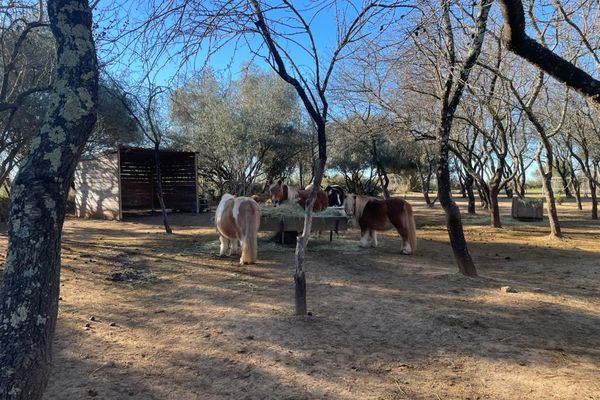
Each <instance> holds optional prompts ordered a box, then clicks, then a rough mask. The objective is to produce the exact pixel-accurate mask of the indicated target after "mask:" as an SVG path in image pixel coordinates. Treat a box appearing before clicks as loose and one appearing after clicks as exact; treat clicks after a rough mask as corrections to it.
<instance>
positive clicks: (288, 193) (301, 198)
mask: <svg viewBox="0 0 600 400" xmlns="http://www.w3.org/2000/svg"><path fill="white" fill-rule="evenodd" d="M312 188H313V186H312V184H311V185H308V186H307V187H306V188H305V189H304V190H299V189H297V188H295V187H293V186H288V185H286V184H285V183H283V181H282V180H281V179H280V180H278V181H277V183H274V184H272V185H271V186H270V187H269V194H270V195H271V203H272V204H273V206H274V207H276V206H277V205H279V204H281V203H284V202H286V201H290V202H295V203H297V204H298V205H299V206H300V207H302V208H304V207H306V202H307V201H308V196H309V195H310V192H311V191H312ZM328 205H329V201H328V199H327V193H325V191H324V190H323V189H321V188H319V189H318V190H317V197H316V199H315V203H314V204H313V211H316V212H318V211H323V210H324V209H326V208H327V206H328Z"/></svg>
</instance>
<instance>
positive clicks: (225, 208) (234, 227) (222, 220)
mask: <svg viewBox="0 0 600 400" xmlns="http://www.w3.org/2000/svg"><path fill="white" fill-rule="evenodd" d="M215 224H216V226H217V231H218V232H219V239H220V241H221V248H220V250H219V255H220V256H224V255H228V256H230V255H232V254H234V255H235V254H239V253H240V246H239V243H238V241H239V242H241V243H242V255H241V257H240V264H253V263H255V262H256V252H257V234H258V227H259V224H260V209H259V208H258V204H256V202H255V201H254V200H252V199H251V198H250V197H234V196H233V195H231V194H229V193H226V194H224V195H223V197H222V198H221V202H219V206H218V207H217V212H216V215H215Z"/></svg>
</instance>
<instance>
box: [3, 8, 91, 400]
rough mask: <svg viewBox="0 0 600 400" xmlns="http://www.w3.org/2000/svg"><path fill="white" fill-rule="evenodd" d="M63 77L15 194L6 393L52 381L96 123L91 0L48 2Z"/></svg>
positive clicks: (6, 292) (27, 398)
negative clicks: (77, 182) (70, 206)
mask: <svg viewBox="0 0 600 400" xmlns="http://www.w3.org/2000/svg"><path fill="white" fill-rule="evenodd" d="M48 16H49V20H50V27H51V30H52V34H53V35H54V38H55V39H56V44H57V46H56V48H57V65H56V74H57V77H56V81H55V85H54V89H53V92H52V93H51V97H50V99H49V101H48V105H49V110H48V112H47V114H46V117H45V122H44V125H43V126H42V128H41V130H40V132H39V133H38V134H37V136H36V137H35V138H34V139H33V144H32V146H31V149H30V152H29V154H28V155H27V158H26V159H25V161H24V163H23V164H22V165H21V167H20V169H19V173H18V174H17V176H16V178H15V181H14V184H13V187H12V193H11V201H12V206H11V212H10V218H9V222H8V250H7V257H6V264H5V271H4V286H3V289H2V292H1V293H0V321H3V323H0V343H1V345H0V398H1V399H11V400H17V399H19V400H21V399H22V400H37V399H40V398H41V397H42V394H43V391H44V389H45V387H46V384H47V382H48V368H49V364H50V361H51V348H52V337H53V335H54V328H55V325H56V317H57V313H58V295H59V287H60V243H61V231H62V226H63V222H64V217H65V204H66V199H67V194H68V192H69V188H70V185H71V182H72V180H73V173H74V171H75V166H76V164H77V161H78V160H79V157H80V155H81V152H82V151H83V148H84V145H85V142H86V141H87V139H88V136H89V134H90V132H91V130H92V128H93V125H94V123H95V121H96V99H97V94H98V65H97V60H96V50H95V47H94V42H93V39H92V32H91V26H92V18H91V17H92V15H91V10H90V8H89V5H88V3H87V1H85V0H49V1H48Z"/></svg>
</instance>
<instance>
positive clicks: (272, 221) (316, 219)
mask: <svg viewBox="0 0 600 400" xmlns="http://www.w3.org/2000/svg"><path fill="white" fill-rule="evenodd" d="M303 229H304V217H299V216H288V215H261V216H260V230H261V231H270V232H277V235H278V236H280V238H281V243H284V244H291V243H295V242H296V237H297V236H298V232H302V230H303ZM347 229H348V217H346V216H330V215H326V216H325V215H323V216H321V215H319V214H318V213H316V214H313V219H312V226H311V231H312V232H318V231H329V241H332V240H333V232H335V233H339V232H340V231H345V230H347Z"/></svg>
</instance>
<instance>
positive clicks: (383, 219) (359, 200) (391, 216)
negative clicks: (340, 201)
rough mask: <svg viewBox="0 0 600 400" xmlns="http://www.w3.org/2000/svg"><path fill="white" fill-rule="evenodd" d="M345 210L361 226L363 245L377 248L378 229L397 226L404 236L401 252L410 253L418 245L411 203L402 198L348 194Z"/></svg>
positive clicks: (361, 241) (361, 244) (382, 229)
mask: <svg viewBox="0 0 600 400" xmlns="http://www.w3.org/2000/svg"><path fill="white" fill-rule="evenodd" d="M344 211H346V214H348V216H350V217H352V218H353V219H354V221H356V222H357V223H358V226H359V227H360V235H361V237H360V246H361V247H377V233H376V231H384V230H388V229H392V228H395V229H396V231H398V233H399V234H400V236H401V237H402V241H403V243H402V250H401V253H402V254H411V253H412V252H413V251H415V250H416V248H417V233H416V226H415V218H414V215H413V210H412V206H411V205H410V203H409V202H407V201H406V200H404V199H402V198H400V197H392V198H390V199H379V198H377V197H370V196H361V195H356V194H352V195H350V194H349V195H348V197H346V201H345V202H344Z"/></svg>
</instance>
